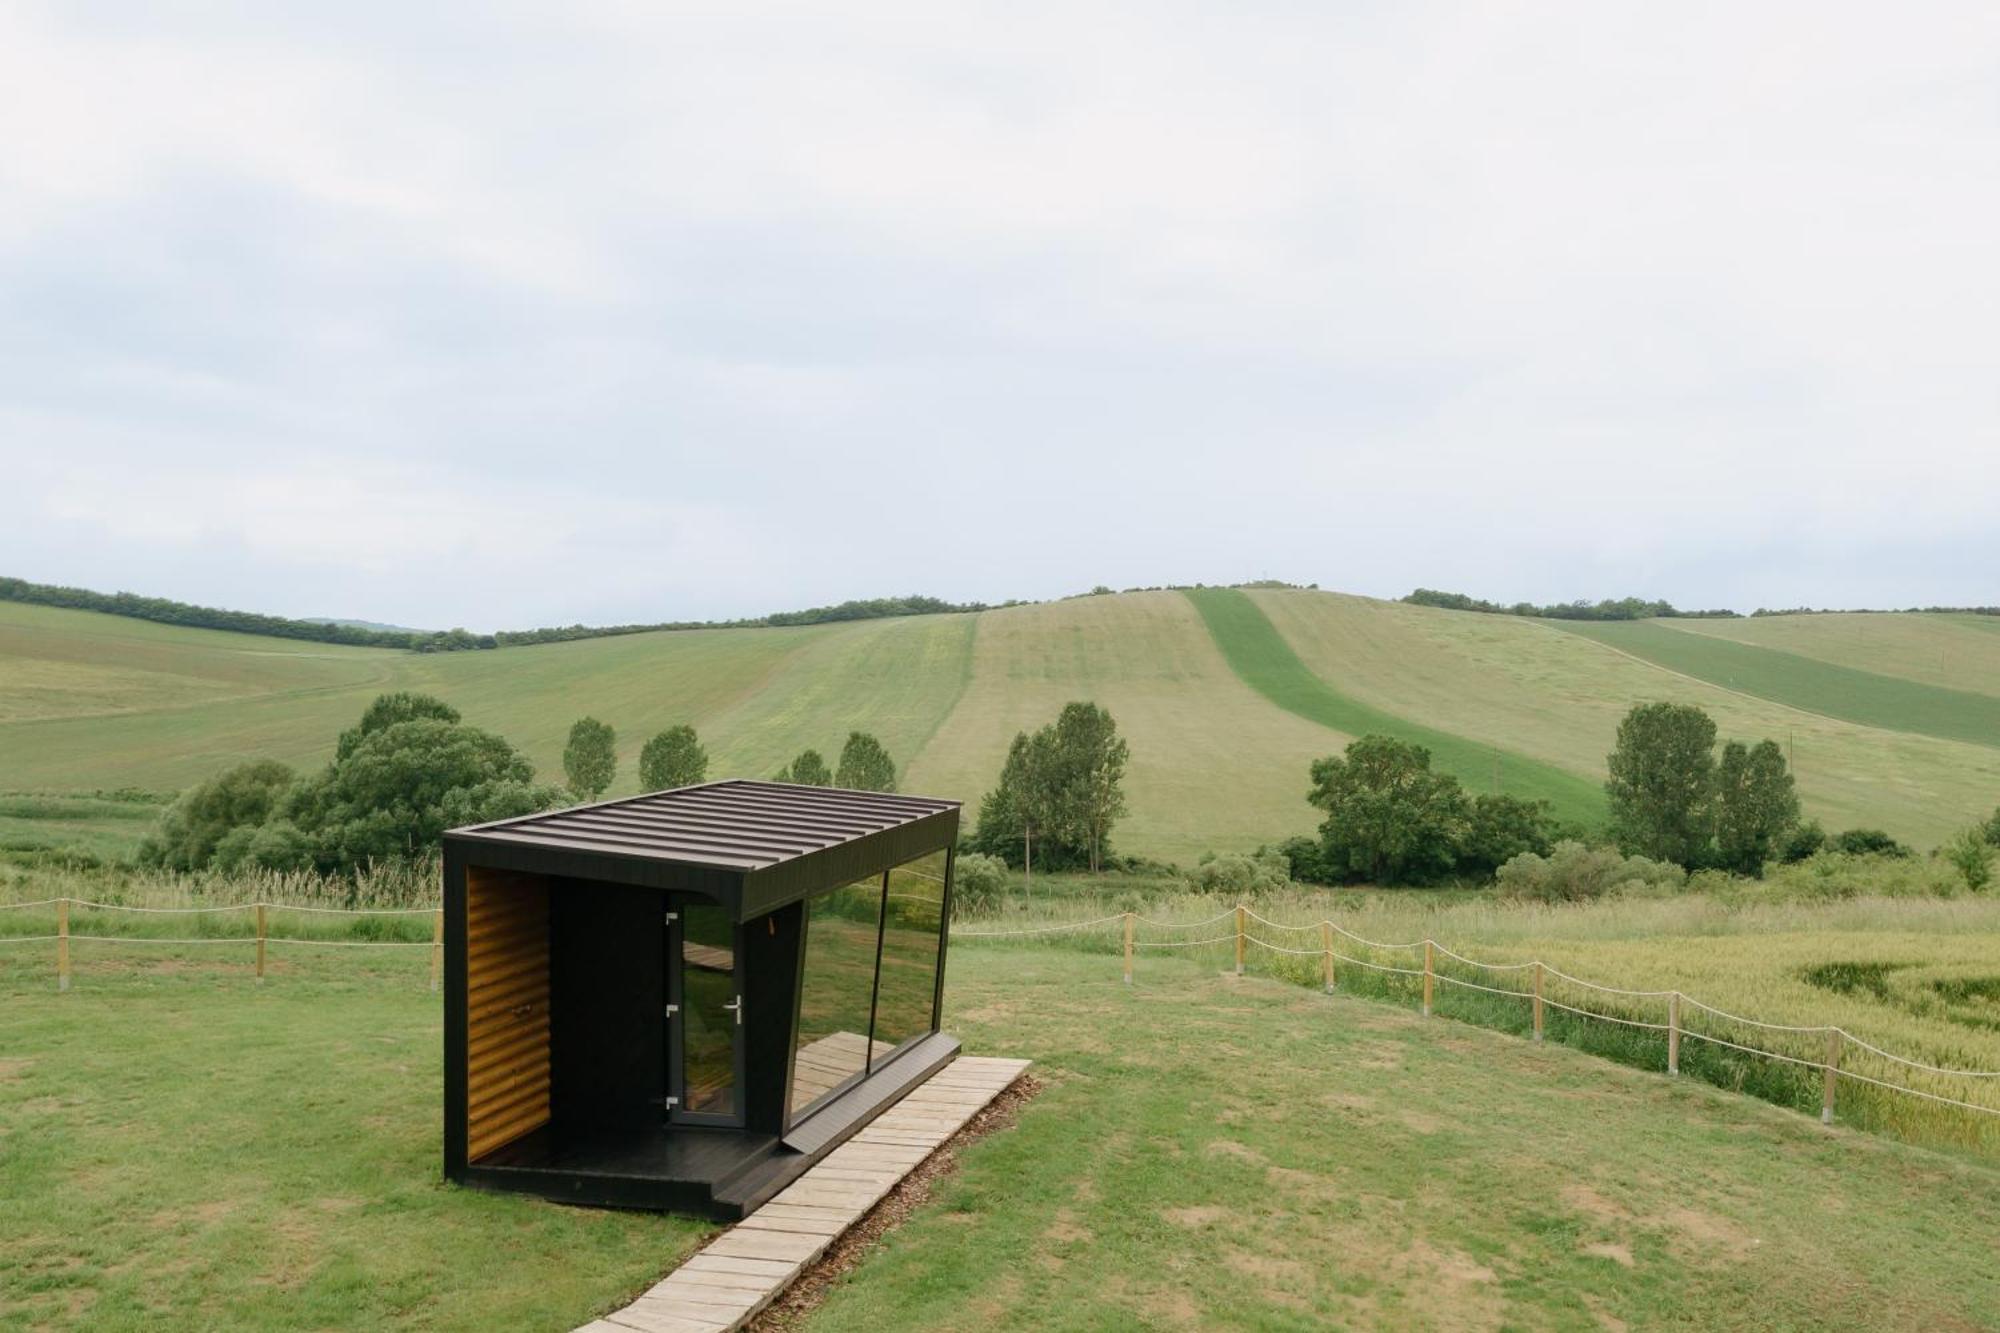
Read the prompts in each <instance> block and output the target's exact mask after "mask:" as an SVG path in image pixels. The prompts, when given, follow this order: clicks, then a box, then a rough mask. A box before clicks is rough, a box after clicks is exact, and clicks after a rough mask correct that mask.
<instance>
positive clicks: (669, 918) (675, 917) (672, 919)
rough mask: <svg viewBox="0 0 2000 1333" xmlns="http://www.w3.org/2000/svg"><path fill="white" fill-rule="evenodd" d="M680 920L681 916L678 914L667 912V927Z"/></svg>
mask: <svg viewBox="0 0 2000 1333" xmlns="http://www.w3.org/2000/svg"><path fill="white" fill-rule="evenodd" d="M680 919H681V914H680V913H679V912H669V913H667V924H668V925H670V926H671V925H673V924H674V922H676V921H678V920H680Z"/></svg>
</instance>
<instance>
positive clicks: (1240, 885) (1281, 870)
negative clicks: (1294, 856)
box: [1189, 848, 1291, 897]
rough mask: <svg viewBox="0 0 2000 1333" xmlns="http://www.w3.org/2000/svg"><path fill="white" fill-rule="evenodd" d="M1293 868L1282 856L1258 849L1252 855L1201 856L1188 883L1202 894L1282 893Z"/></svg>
mask: <svg viewBox="0 0 2000 1333" xmlns="http://www.w3.org/2000/svg"><path fill="white" fill-rule="evenodd" d="M1290 877H1291V865H1290V863H1289V862H1288V861H1287V860H1286V859H1285V855H1284V853H1283V852H1279V851H1271V850H1267V849H1264V848H1259V849H1258V850H1257V851H1256V852H1255V853H1254V854H1253V855H1248V856H1246V855H1244V854H1243V853H1241V852H1229V853H1226V854H1224V855H1222V856H1217V855H1216V854H1215V853H1213V852H1204V853H1202V858H1201V861H1200V863H1199V864H1197V865H1196V866H1195V868H1194V874H1193V875H1192V876H1190V877H1189V882H1190V883H1191V884H1192V885H1193V887H1194V888H1195V889H1197V890H1198V891H1200V892H1202V893H1216V894H1231V895H1235V896H1238V897H1242V896H1245V895H1248V894H1253V893H1266V892H1269V891H1271V890H1273V889H1282V888H1284V887H1286V885H1287V884H1288V883H1289V882H1290Z"/></svg>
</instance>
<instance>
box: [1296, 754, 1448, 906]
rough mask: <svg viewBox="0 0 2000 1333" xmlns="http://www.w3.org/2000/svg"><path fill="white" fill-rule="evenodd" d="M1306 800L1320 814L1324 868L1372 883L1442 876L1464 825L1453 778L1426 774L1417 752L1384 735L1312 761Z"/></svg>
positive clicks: (1426, 757) (1427, 758)
mask: <svg viewBox="0 0 2000 1333" xmlns="http://www.w3.org/2000/svg"><path fill="white" fill-rule="evenodd" d="M1306 799H1307V800H1308V801H1310V802H1312V804H1314V805H1316V806H1318V807H1319V808H1320V809H1322V810H1324V811H1326V822H1325V823H1323V824H1321V825H1320V846H1321V848H1322V856H1323V859H1324V863H1325V865H1326V868H1327V869H1328V870H1329V871H1330V872H1331V873H1332V874H1334V875H1336V876H1338V877H1340V878H1341V879H1347V880H1363V881H1367V882H1370V883H1375V884H1413V883H1424V882H1428V881H1432V880H1436V879H1438V878H1441V877H1442V876H1444V875H1446V874H1448V873H1449V872H1450V871H1451V869H1452V867H1453V865H1454V864H1455V863H1456V860H1457V848H1458V847H1459V846H1460V845H1461V843H1462V842H1463V840H1464V838H1465V835H1466V832H1467V830H1468V828H1469V826H1470V822H1471V811H1470V808H1469V805H1468V803H1467V801H1466V799H1465V791H1464V789H1463V788H1462V787H1460V786H1459V784H1458V779H1457V778H1455V777H1453V776H1451V775H1450V774H1449V773H1440V772H1437V771H1435V770H1434V769H1432V768H1431V752H1430V751H1429V750H1427V749H1425V748H1424V747H1423V746H1421V745H1412V744H1409V743H1408V742H1406V741H1399V740H1395V739H1392V738H1391V737H1388V736H1363V737H1361V738H1360V739H1359V740H1357V741H1354V742H1353V743H1352V744H1350V745H1349V746H1348V747H1347V752H1346V754H1345V756H1329V757H1327V758H1325V759H1320V760H1316V761H1315V762H1314V763H1313V766H1312V790H1311V791H1310V792H1309V793H1307V796H1306Z"/></svg>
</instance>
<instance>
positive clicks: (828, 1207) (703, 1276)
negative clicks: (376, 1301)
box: [577, 1056, 1028, 1333]
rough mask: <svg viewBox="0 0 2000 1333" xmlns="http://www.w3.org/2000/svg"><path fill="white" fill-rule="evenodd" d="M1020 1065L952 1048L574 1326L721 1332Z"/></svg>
mask: <svg viewBox="0 0 2000 1333" xmlns="http://www.w3.org/2000/svg"><path fill="white" fill-rule="evenodd" d="M1027 1068H1028V1062H1027V1061H1026V1060H1001V1059H995V1058H992V1057H982V1056H960V1057H959V1058H958V1059H956V1060H954V1061H952V1062H951V1063H950V1064H948V1065H946V1066H945V1067H944V1068H943V1069H940V1070H939V1071H938V1072H937V1073H935V1074H933V1075H931V1077H930V1078H929V1079H928V1080H926V1081H925V1082H924V1083H922V1084H921V1085H919V1086H918V1087H916V1088H915V1089H913V1090H912V1091H911V1092H910V1094H909V1095H908V1096H907V1097H905V1098H903V1100H901V1101H899V1102H897V1103H896V1104H895V1105H894V1106H892V1107H890V1108H889V1109H888V1110H887V1111H885V1112H883V1113H882V1114H881V1115H880V1116H878V1117H877V1118H876V1119H875V1120H874V1121H873V1122H871V1123H870V1124H869V1126H868V1127H867V1128H866V1129H864V1130H862V1131H861V1132H860V1133H858V1134H856V1135H855V1136H854V1137H853V1138H851V1139H849V1140H848V1141H847V1142H845V1143H843V1144H841V1145H840V1146H839V1147H838V1148H835V1149H834V1150H833V1151H832V1152H830V1153H828V1154H827V1155H826V1157H825V1159H824V1160H822V1161H821V1162H819V1164H818V1165H816V1166H814V1167H813V1168H812V1170H810V1171H808V1172H806V1173H805V1174H804V1175H802V1176H800V1177H799V1178H798V1179H797V1180H795V1181H793V1182H792V1183H791V1185H789V1186H788V1187H786V1189H785V1190H784V1191H783V1192H782V1193H780V1194H778V1195H777V1196H776V1197H775V1198H773V1199H772V1200H771V1201H770V1202H769V1203H767V1204H765V1205H764V1206H763V1207H762V1208H759V1209H758V1210H757V1211H756V1212H754V1213H752V1214H751V1215H750V1216H749V1217H746V1218H744V1219H743V1221H741V1222H739V1223H737V1224H736V1225H735V1226H733V1227H731V1228H730V1229H729V1230H727V1231H725V1232H723V1233H722V1234H721V1235H720V1236H718V1237H716V1238H715V1239H714V1240H713V1241H710V1242H709V1244H708V1246H707V1248H705V1249H703V1250H701V1251H699V1252H698V1253H696V1254H695V1255H694V1256H693V1257H691V1258H690V1259H688V1261H687V1262H686V1263H684V1264H682V1265H681V1266H680V1267H679V1268H676V1269H675V1270H674V1271H673V1272H671V1273H669V1274H668V1275H667V1277H666V1279H665V1280H664V1281H662V1282H660V1283H659V1284H658V1285H656V1286H654V1287H653V1288H652V1289H651V1290H649V1291H647V1292H646V1294H645V1295H643V1296H641V1297H640V1298H639V1299H638V1300H636V1301H633V1302H632V1303H631V1304H630V1305H628V1306H626V1307H625V1308H624V1309H622V1310H617V1311H614V1312H613V1313H611V1314H608V1315H605V1316H604V1317H603V1318H602V1319H593V1320H592V1321H591V1322H589V1323H588V1324H585V1325H583V1326H582V1327H581V1328H579V1329H578V1330H577V1333H634V1330H637V1331H638V1333H729V1330H732V1329H737V1328H741V1327H742V1326H743V1325H744V1324H745V1323H746V1322H748V1321H749V1319H750V1317H751V1316H752V1315H754V1314H756V1313H757V1312H758V1311H759V1310H762V1309H763V1308H764V1307H765V1306H766V1305H769V1304H770V1303H771V1302H772V1301H773V1300H774V1299H776V1298H777V1296H778V1294H779V1293H780V1292H782V1291H784V1289H785V1288H786V1287H788V1286H790V1285H791V1283H792V1279H794V1278H796V1277H797V1276H798V1275H799V1274H800V1273H801V1272H803V1271H805V1269H806V1268H807V1267H808V1266H810V1265H811V1264H812V1263H813V1262H814V1261H815V1260H817V1259H818V1258H819V1257H820V1256H821V1255H822V1254H824V1253H826V1251H827V1248H828V1247H829V1246H831V1245H832V1244H833V1242H834V1241H835V1240H837V1239H838V1238H839V1237H840V1235H841V1233H842V1232H844V1231H846V1230H847V1229H848V1228H849V1227H851V1226H853V1225H854V1224H855V1223H856V1222H859V1221H860V1220H861V1218H862V1217H863V1216H864V1215H865V1214H866V1213H867V1212H868V1210H869V1209H870V1208H873V1207H874V1206H875V1205H876V1204H877V1203H880V1202H881V1201H882V1199H883V1197H884V1196H885V1195H887V1194H888V1193H889V1191H890V1190H892V1189H894V1188H895V1187H896V1186H897V1185H898V1184H900V1183H901V1182H902V1179H903V1177H905V1176H907V1175H908V1174H909V1173H910V1172H911V1171H912V1170H914V1169H915V1168H916V1167H917V1165H918V1164H919V1163H920V1162H922V1161H923V1160H924V1159H925V1158H926V1157H929V1156H930V1155H931V1154H932V1153H933V1152H936V1151H937V1149H938V1148H939V1147H940V1146H941V1145H942V1144H943V1143H944V1142H945V1140H947V1139H949V1138H950V1137H951V1136H952V1135H954V1134H956V1133H957V1132H958V1131H959V1130H961V1129H963V1128H964V1127H965V1125H966V1123H967V1122H968V1121H970V1120H971V1119H972V1117H973V1116H975V1115H977V1114H978V1113H979V1112H980V1111H981V1110H983V1109H984V1108H985V1107H986V1106H987V1104H988V1103H990V1102H991V1101H992V1100H993V1099H994V1098H995V1097H997V1096H999V1095H1000V1093H1001V1092H1002V1091H1004V1090H1005V1089H1006V1088H1007V1086H1008V1085H1009V1084H1011V1083H1013V1082H1014V1080H1015V1079H1017V1078H1019V1077H1020V1076H1021V1074H1022V1073H1023V1072H1024V1071H1025V1070H1026V1069H1027Z"/></svg>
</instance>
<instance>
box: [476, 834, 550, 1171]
mask: <svg viewBox="0 0 2000 1333" xmlns="http://www.w3.org/2000/svg"><path fill="white" fill-rule="evenodd" d="M465 913H466V950H465V980H466V987H467V992H468V994H467V1000H466V1064H467V1068H466V1080H465V1094H466V1102H467V1106H466V1117H465V1120H466V1155H467V1157H468V1158H469V1159H471V1160H472V1161H478V1160H479V1159H480V1158H481V1157H483V1156H485V1155H486V1154H487V1153H489V1152H491V1151H493V1150H494V1149H495V1148H498V1147H501V1146H503V1145H505V1144H508V1143H511V1142H513V1141H514V1140H515V1139H518V1138H520V1137H521V1136H522V1135H523V1134H527V1133H529V1132H531V1131H533V1130H535V1129H538V1128H540V1127H541V1126H543V1125H545V1124H547V1123H548V1122H549V884H548V880H547V878H546V877H544V876H541V875H528V874H519V873H515V872H513V871H506V870H486V869H481V868H479V867H477V866H468V867H467V868H466V872H465Z"/></svg>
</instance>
